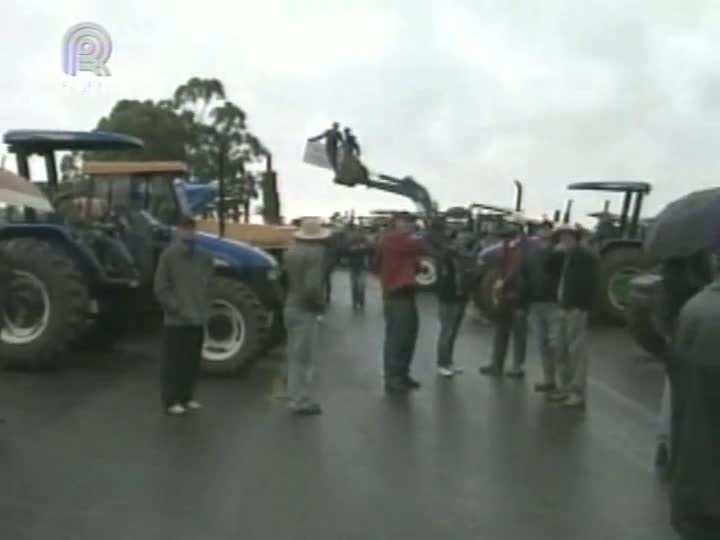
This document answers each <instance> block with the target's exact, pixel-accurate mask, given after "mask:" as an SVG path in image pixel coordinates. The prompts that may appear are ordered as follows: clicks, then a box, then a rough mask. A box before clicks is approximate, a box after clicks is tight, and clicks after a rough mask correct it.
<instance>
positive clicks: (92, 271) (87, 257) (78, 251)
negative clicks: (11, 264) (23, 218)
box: [0, 223, 103, 288]
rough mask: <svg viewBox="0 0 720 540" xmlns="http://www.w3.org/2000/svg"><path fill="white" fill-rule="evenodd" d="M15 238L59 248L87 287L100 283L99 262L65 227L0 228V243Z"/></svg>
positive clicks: (33, 224) (25, 225)
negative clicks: (75, 268) (72, 261)
mask: <svg viewBox="0 0 720 540" xmlns="http://www.w3.org/2000/svg"><path fill="white" fill-rule="evenodd" d="M15 238H33V239H35V240H42V241H45V242H48V243H50V244H53V245H55V246H60V247H61V248H62V249H63V250H64V251H65V252H66V253H68V255H70V256H71V257H72V258H73V260H74V261H75V263H76V264H77V267H78V269H79V270H80V271H81V272H82V273H83V276H84V277H85V280H86V283H87V284H88V286H89V287H91V288H92V287H93V286H95V285H97V284H99V283H100V282H101V281H102V274H103V272H102V266H101V265H100V262H99V261H98V260H97V258H96V257H95V255H94V254H93V253H92V252H91V251H90V250H89V249H87V248H86V247H85V246H83V245H82V243H81V242H80V240H79V238H78V237H77V236H76V235H75V234H74V233H73V232H72V230H70V229H68V228H67V227H64V226H61V225H52V224H46V223H37V224H36V223H32V224H31V223H22V224H20V223H18V224H5V225H3V226H2V227H0V241H3V240H10V239H15Z"/></svg>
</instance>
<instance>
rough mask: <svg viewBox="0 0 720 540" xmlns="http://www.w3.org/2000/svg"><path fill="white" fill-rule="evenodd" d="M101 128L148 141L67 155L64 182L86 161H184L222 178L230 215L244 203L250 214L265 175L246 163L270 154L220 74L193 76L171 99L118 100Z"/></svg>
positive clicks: (205, 176) (204, 175)
mask: <svg viewBox="0 0 720 540" xmlns="http://www.w3.org/2000/svg"><path fill="white" fill-rule="evenodd" d="M96 128H97V129H98V130H103V131H117V132H120V133H125V134H128V135H134V136H136V137H139V138H141V139H142V140H143V141H144V142H145V148H143V149H142V150H130V151H121V152H84V153H82V154H80V153H74V154H68V155H65V156H63V158H62V160H61V163H60V170H61V172H62V179H63V181H67V180H73V179H75V178H77V177H78V175H79V169H80V166H81V162H82V161H83V160H98V161H146V160H153V161H184V162H185V163H187V165H188V167H189V169H190V175H191V176H192V177H194V178H197V179H198V180H199V181H201V182H209V181H212V180H216V179H219V178H220V177H221V176H222V177H223V179H224V184H225V196H226V199H228V200H230V201H231V204H230V208H228V210H230V211H231V212H230V216H231V217H235V219H237V218H238V215H239V207H242V209H243V214H244V217H245V220H246V221H247V220H248V219H249V214H250V203H251V201H253V200H255V199H258V197H259V191H258V188H259V183H260V182H261V181H262V179H261V177H259V175H257V174H256V173H252V172H250V171H248V170H247V165H248V164H250V163H253V162H258V161H261V160H264V159H267V158H268V157H269V155H270V154H269V152H268V150H267V149H266V148H265V146H264V145H263V144H262V142H261V141H260V140H259V139H258V138H257V137H256V136H255V135H253V134H252V133H251V132H250V130H249V129H248V126H247V115H246V113H245V111H243V110H242V109H241V108H240V107H238V106H237V105H236V104H235V103H233V102H232V101H230V100H228V99H227V96H226V93H225V87H224V86H223V84H222V82H220V81H219V80H218V79H201V78H198V77H193V78H191V79H190V80H189V81H188V82H187V83H185V84H183V85H181V86H179V87H178V88H177V89H176V90H175V92H174V93H173V96H172V98H171V99H163V100H159V101H152V100H145V101H138V100H127V99H123V100H120V101H118V102H117V103H116V104H115V106H114V107H113V109H112V111H111V112H110V114H109V115H108V116H106V117H103V118H101V119H100V121H99V122H98V123H97V127H96Z"/></svg>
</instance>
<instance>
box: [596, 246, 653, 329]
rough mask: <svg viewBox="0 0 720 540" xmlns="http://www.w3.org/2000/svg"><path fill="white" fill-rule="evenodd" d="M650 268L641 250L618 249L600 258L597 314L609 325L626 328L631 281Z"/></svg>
mask: <svg viewBox="0 0 720 540" xmlns="http://www.w3.org/2000/svg"><path fill="white" fill-rule="evenodd" d="M646 268H647V262H646V261H645V257H644V256H643V252H642V249H641V248H618V249H614V250H612V251H610V252H608V253H607V254H606V255H603V256H602V257H601V258H600V264H599V269H598V285H597V286H598V289H597V309H596V311H597V314H598V316H599V318H600V319H601V320H603V321H605V322H609V323H612V324H617V325H624V324H625V323H626V322H627V320H626V315H625V305H626V300H627V297H628V292H629V289H630V281H631V280H632V279H633V278H634V277H636V276H637V275H638V274H640V273H642V272H643V271H644V270H645V269H646Z"/></svg>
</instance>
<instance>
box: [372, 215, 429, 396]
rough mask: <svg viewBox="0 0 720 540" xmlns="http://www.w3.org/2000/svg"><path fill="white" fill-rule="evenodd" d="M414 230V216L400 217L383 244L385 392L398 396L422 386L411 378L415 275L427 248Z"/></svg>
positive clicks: (416, 320) (415, 333)
mask: <svg viewBox="0 0 720 540" xmlns="http://www.w3.org/2000/svg"><path fill="white" fill-rule="evenodd" d="M412 228H413V219H412V218H411V216H410V215H409V214H405V213H403V214H398V215H397V216H396V217H395V219H394V223H393V227H392V228H391V229H390V231H388V233H387V234H385V237H384V238H383V240H382V242H381V245H380V254H379V255H380V283H381V285H382V290H383V305H384V313H385V346H384V350H383V357H384V369H385V388H386V389H388V390H390V391H396V392H407V391H408V390H415V389H418V388H420V383H418V382H417V381H415V380H413V379H412V377H410V366H411V364H412V359H413V354H414V353H415V342H416V341H417V336H418V330H419V327H420V323H419V318H418V310H417V305H416V303H415V294H416V286H415V273H416V271H417V265H418V257H419V256H420V255H421V254H423V253H424V252H425V251H426V248H425V245H424V243H423V242H422V240H420V239H418V238H416V237H415V236H413V234H412Z"/></svg>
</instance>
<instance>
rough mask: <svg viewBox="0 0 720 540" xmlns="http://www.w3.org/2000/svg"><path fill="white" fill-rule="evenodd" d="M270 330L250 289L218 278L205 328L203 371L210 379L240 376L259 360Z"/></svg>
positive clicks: (232, 281) (238, 283)
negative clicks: (212, 377)
mask: <svg viewBox="0 0 720 540" xmlns="http://www.w3.org/2000/svg"><path fill="white" fill-rule="evenodd" d="M269 329H270V325H268V313H267V310H266V309H265V308H264V307H263V306H262V304H261V303H260V301H259V300H258V297H257V296H256V295H255V293H254V292H253V291H252V290H250V288H248V287H247V285H245V284H244V283H242V282H241V281H239V280H237V279H233V278H230V277H224V276H223V277H221V276H217V277H215V278H214V280H213V288H212V291H211V304H210V317H209V319H208V322H207V325H206V327H205V342H204V344H203V362H202V369H203V371H204V372H205V373H208V374H211V375H232V374H236V373H239V372H240V371H241V370H243V369H244V368H246V367H247V366H249V365H250V363H251V362H252V361H253V360H254V359H255V358H256V357H257V354H258V352H259V351H260V347H261V346H262V345H263V342H264V341H265V339H266V337H265V334H266V333H267V332H268V331H269Z"/></svg>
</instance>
